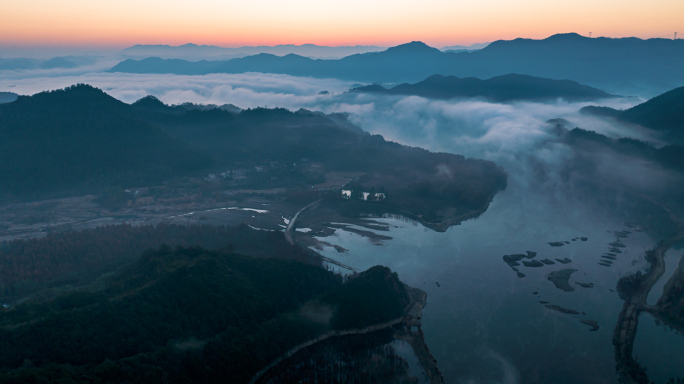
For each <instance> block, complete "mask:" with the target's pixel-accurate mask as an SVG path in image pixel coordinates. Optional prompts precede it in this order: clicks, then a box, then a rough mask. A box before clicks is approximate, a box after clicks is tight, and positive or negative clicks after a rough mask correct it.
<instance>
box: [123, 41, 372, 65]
mask: <svg viewBox="0 0 684 384" xmlns="http://www.w3.org/2000/svg"><path fill="white" fill-rule="evenodd" d="M385 49H386V48H385V47H377V46H372V45H355V46H346V47H328V46H321V45H315V44H302V45H294V44H282V45H276V46H272V47H271V46H256V47H239V48H224V47H217V46H215V45H197V44H184V45H179V46H172V45H134V46H132V47H129V48H126V49H124V50H122V51H121V54H122V55H123V56H126V57H130V58H145V57H150V56H154V57H160V58H165V59H188V60H192V61H197V60H200V59H213V60H218V59H231V58H238V57H244V56H249V55H257V54H260V53H269V54H272V55H278V56H282V55H288V54H297V55H300V56H305V57H312V58H319V59H330V58H341V57H344V56H349V55H353V54H357V53H367V52H377V51H383V50H385Z"/></svg>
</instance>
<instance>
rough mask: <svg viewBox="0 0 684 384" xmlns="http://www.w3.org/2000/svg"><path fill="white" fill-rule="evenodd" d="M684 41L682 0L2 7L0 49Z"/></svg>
mask: <svg viewBox="0 0 684 384" xmlns="http://www.w3.org/2000/svg"><path fill="white" fill-rule="evenodd" d="M675 31H680V32H681V33H682V34H684V1H682V0H651V1H648V2H647V1H644V0H620V1H617V0H554V1H548V0H517V1H510V0H479V1H467V2H466V1H462V0H422V1H416V0H373V1H368V0H323V1H321V0H291V1H280V0H252V1H226V0H195V1H187V0H184V1H178V0H163V1H162V0H135V1H134V0H117V1H113V0H96V1H93V0H61V1H54V0H21V1H12V0H2V1H0V49H2V48H1V47H17V46H33V47H38V46H89V47H112V48H123V47H126V46H130V45H134V44H170V45H180V44H185V43H195V44H207V45H219V46H225V47H238V46H244V45H276V44H305V43H313V44H319V45H331V46H340V45H379V46H391V45H397V44H401V43H405V42H408V41H413V40H420V41H423V42H426V43H427V44H430V45H432V46H436V47H442V46H445V45H454V44H459V45H469V44H472V43H479V42H489V41H493V40H499V39H513V38H517V37H525V38H536V39H539V38H545V37H548V36H550V35H553V34H555V33H567V32H577V33H580V34H582V35H589V32H592V35H593V36H607V37H626V36H636V37H641V38H651V37H671V36H672V35H673V33H674V32H675Z"/></svg>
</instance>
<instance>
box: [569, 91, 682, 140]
mask: <svg viewBox="0 0 684 384" xmlns="http://www.w3.org/2000/svg"><path fill="white" fill-rule="evenodd" d="M581 112H582V113H586V114H592V115H596V116H605V117H609V118H615V119H617V120H619V121H622V122H626V123H631V124H638V125H641V126H643V127H646V128H650V129H653V130H656V131H659V132H661V133H663V134H664V136H665V138H666V139H667V140H668V141H672V142H676V143H679V144H684V87H679V88H676V89H673V90H671V91H669V92H666V93H663V94H662V95H659V96H656V97H654V98H652V99H650V100H648V101H646V102H645V103H642V104H639V105H637V106H634V107H632V108H629V109H627V110H624V111H620V110H616V109H612V108H608V107H595V106H589V107H584V108H582V109H581Z"/></svg>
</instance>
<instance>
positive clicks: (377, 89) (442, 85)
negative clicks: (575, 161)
mask: <svg viewBox="0 0 684 384" xmlns="http://www.w3.org/2000/svg"><path fill="white" fill-rule="evenodd" d="M349 92H352V93H381V94H389V95H415V96H421V97H426V98H432V99H453V98H470V97H484V98H485V99H487V100H489V101H494V102H506V101H515V100H531V101H546V100H553V99H564V100H568V101H586V100H595V99H600V98H609V97H614V96H613V95H610V94H608V93H606V92H604V91H601V90H599V89H596V88H592V87H589V86H586V85H582V84H579V83H577V82H574V81H571V80H550V79H543V78H539V77H533V76H528V75H517V74H509V75H503V76H497V77H492V78H491V79H487V80H481V79H477V78H474V77H470V78H459V77H456V76H442V75H434V76H430V77H428V78H427V79H425V80H423V81H421V82H418V83H415V84H400V85H397V86H395V87H392V88H389V89H387V88H384V87H382V86H380V85H377V84H375V85H369V86H365V87H358V88H353V89H351V90H350V91H349Z"/></svg>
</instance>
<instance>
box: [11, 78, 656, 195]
mask: <svg viewBox="0 0 684 384" xmlns="http://www.w3.org/2000/svg"><path fill="white" fill-rule="evenodd" d="M76 83H87V84H91V85H93V86H95V87H98V88H101V89H103V90H105V91H106V92H107V93H109V94H110V95H112V96H113V97H115V98H117V99H120V100H122V101H124V102H126V103H132V102H134V101H135V100H138V99H140V98H141V97H144V96H146V95H154V96H156V97H158V98H159V99H161V100H162V101H163V102H165V103H167V104H179V103H183V102H193V103H201V104H219V105H220V104H225V103H232V104H235V105H237V106H239V107H242V108H253V107H259V106H268V107H284V108H288V109H291V110H296V109H299V108H306V109H310V110H316V111H322V112H325V113H332V112H345V113H349V119H350V120H351V121H352V122H353V123H355V124H357V125H358V126H360V127H361V128H363V129H364V130H366V131H368V132H371V133H377V134H381V135H383V136H384V137H385V138H387V139H389V140H393V141H397V142H400V143H402V144H407V145H413V146H419V147H423V148H427V149H430V150H433V151H443V152H451V153H458V154H462V155H464V156H466V157H474V158H483V159H488V160H492V161H495V162H497V163H498V164H500V165H501V166H503V167H504V168H505V169H506V170H507V171H508V172H509V174H511V179H512V181H514V182H515V181H516V180H518V181H520V182H527V181H528V180H529V179H530V178H531V177H534V174H535V173H538V170H535V169H533V168H532V167H531V163H534V164H537V165H541V166H542V167H544V168H545V169H546V170H547V171H548V172H547V177H548V178H549V179H553V178H554V177H558V172H560V169H561V168H562V166H563V164H564V163H565V162H566V161H568V160H569V159H570V158H571V157H572V156H573V151H572V150H571V149H570V148H569V147H567V146H565V145H562V144H558V143H555V142H554V141H553V140H552V133H550V129H549V124H548V123H547V121H548V120H549V119H553V118H563V119H565V120H567V121H568V128H574V127H576V126H577V127H581V128H584V129H588V130H594V131H597V132H600V133H603V134H606V135H608V136H612V137H633V138H637V139H642V140H646V141H655V142H657V139H656V138H654V137H651V136H649V135H648V134H647V133H646V132H645V131H642V130H639V129H638V128H637V127H629V126H621V125H619V124H616V123H615V122H607V121H605V120H603V119H599V118H594V117H590V116H584V115H581V114H579V113H578V110H579V109H580V108H582V107H584V106H586V105H604V106H610V107H613V108H618V109H625V108H629V107H631V106H633V105H635V104H638V103H640V102H642V101H643V100H640V99H635V98H617V99H607V100H600V101H599V102H597V103H586V102H585V103H569V102H565V101H562V100H558V101H555V102H549V103H538V102H517V103H510V104H503V103H490V102H486V101H484V100H477V99H469V100H460V101H459V100H430V99H425V98H422V97H417V96H388V95H373V94H349V93H344V92H345V91H347V90H348V89H349V88H351V87H352V86H353V85H354V84H353V83H352V82H347V81H340V80H336V79H314V78H305V77H293V76H288V75H278V74H261V73H245V74H212V75H205V76H180V75H160V74H121V73H114V74H112V73H103V72H94V73H86V74H78V75H65V76H57V77H48V76H40V77H21V76H15V77H2V78H0V91H12V92H16V93H19V94H33V93H36V92H40V91H44V90H50V89H59V88H63V87H66V86H69V85H72V84H76ZM321 91H328V93H327V94H319V93H320V92H321ZM609 163H610V162H605V161H602V162H601V164H609ZM647 167H648V164H646V165H643V164H642V165H640V169H642V170H643V169H645V168H647ZM606 168H607V169H606V173H608V174H611V171H610V169H609V168H610V167H606ZM553 170H556V171H557V172H554V171H553ZM623 173H624V174H627V175H628V174H629V170H624V172H623V171H620V172H617V171H616V172H614V174H616V175H619V174H623ZM646 174H657V172H655V171H654V172H647V173H646Z"/></svg>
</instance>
